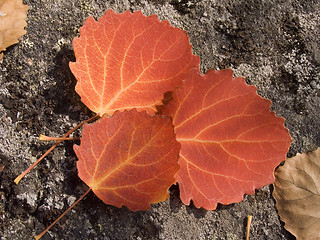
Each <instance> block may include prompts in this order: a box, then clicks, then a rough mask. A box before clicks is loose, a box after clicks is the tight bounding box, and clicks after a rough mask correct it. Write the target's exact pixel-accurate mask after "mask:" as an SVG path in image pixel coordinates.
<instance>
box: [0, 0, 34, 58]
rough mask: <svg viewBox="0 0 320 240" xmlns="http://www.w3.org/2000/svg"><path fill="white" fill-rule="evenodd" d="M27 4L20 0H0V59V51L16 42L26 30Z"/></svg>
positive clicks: (0, 55) (0, 54)
mask: <svg viewBox="0 0 320 240" xmlns="http://www.w3.org/2000/svg"><path fill="white" fill-rule="evenodd" d="M27 11H28V6H27V5H24V4H23V3H22V0H0V23H1V24H0V60H1V59H2V57H3V53H1V52H2V51H4V50H6V48H7V47H9V46H10V45H12V44H15V43H17V42H18V39H19V37H21V36H22V35H24V34H25V33H26V32H27V31H26V30H24V28H25V27H26V26H27V22H26V18H27Z"/></svg>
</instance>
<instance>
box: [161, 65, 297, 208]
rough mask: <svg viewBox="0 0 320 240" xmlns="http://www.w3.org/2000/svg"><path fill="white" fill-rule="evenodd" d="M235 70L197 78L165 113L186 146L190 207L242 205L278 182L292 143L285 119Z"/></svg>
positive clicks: (185, 197)
mask: <svg viewBox="0 0 320 240" xmlns="http://www.w3.org/2000/svg"><path fill="white" fill-rule="evenodd" d="M232 76H233V72H232V71H231V70H220V71H215V70H209V71H208V72H207V73H206V75H200V74H198V73H195V74H194V75H193V76H191V77H190V78H189V79H187V80H186V81H185V82H184V85H183V86H182V88H181V89H178V90H177V91H176V92H175V93H174V96H173V101H172V102H170V103H169V104H168V106H167V109H166V110H165V114H167V115H170V116H172V117H173V124H174V126H175V132H176V135H177V140H178V142H180V143H181V152H180V160H179V165H180V170H179V172H178V173H177V175H176V179H177V182H178V183H179V187H180V197H181V199H182V201H183V202H184V203H185V204H189V203H190V200H193V202H194V205H195V206H196V207H203V208H205V209H208V210H212V209H215V208H216V205H217V203H218V202H219V203H222V204H229V203H233V202H239V201H241V200H242V199H243V194H244V193H246V194H253V193H254V190H255V189H256V188H261V187H262V186H264V185H267V184H270V183H272V182H273V180H274V175H273V171H274V169H275V167H276V166H277V165H278V164H279V163H280V162H281V161H283V160H284V159H285V157H286V153H287V151H288V148H289V146H290V143H291V138H290V136H289V133H288V130H287V129H286V128H285V127H284V119H283V118H279V117H276V116H275V114H274V113H273V112H270V101H269V100H266V99H263V98H261V97H260V96H258V95H257V93H256V88H255V87H254V86H249V85H247V84H246V83H245V81H244V79H243V78H240V77H239V78H235V79H233V78H232Z"/></svg>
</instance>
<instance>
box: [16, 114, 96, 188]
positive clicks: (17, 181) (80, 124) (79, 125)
mask: <svg viewBox="0 0 320 240" xmlns="http://www.w3.org/2000/svg"><path fill="white" fill-rule="evenodd" d="M98 117H99V115H98V114H97V115H95V116H93V117H92V118H89V119H88V120H85V121H83V122H81V123H79V124H78V125H77V126H75V127H74V128H72V129H71V130H69V131H68V132H67V133H66V134H65V135H63V137H62V140H63V138H66V137H68V136H69V135H70V134H71V133H73V132H74V131H75V130H77V129H78V128H79V127H81V126H82V125H83V124H85V123H87V122H90V121H93V120H95V119H96V118H98ZM62 140H58V141H57V142H56V143H55V144H54V145H53V146H52V147H51V148H49V149H48V151H46V152H45V153H44V154H43V155H42V156H41V157H40V158H39V159H38V160H37V161H36V162H34V163H33V164H32V165H31V166H30V167H29V168H28V169H27V170H25V171H24V172H23V173H21V174H20V175H19V176H18V177H17V178H16V179H15V180H14V182H15V184H18V183H19V182H20V180H21V179H22V178H23V177H24V176H25V175H26V174H27V173H28V172H29V171H30V170H31V169H32V168H33V167H34V166H36V165H37V164H38V163H39V162H41V160H42V159H44V158H45V157H46V156H47V155H48V154H49V153H50V152H52V150H53V149H54V148H55V147H56V146H57V145H58V144H59V143H61V142H62Z"/></svg>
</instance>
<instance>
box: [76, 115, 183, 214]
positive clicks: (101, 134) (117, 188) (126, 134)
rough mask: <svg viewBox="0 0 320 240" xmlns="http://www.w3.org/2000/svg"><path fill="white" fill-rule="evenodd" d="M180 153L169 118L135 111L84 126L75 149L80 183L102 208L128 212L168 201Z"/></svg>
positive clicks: (103, 118) (105, 117) (104, 118)
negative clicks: (101, 203) (99, 201)
mask: <svg viewBox="0 0 320 240" xmlns="http://www.w3.org/2000/svg"><path fill="white" fill-rule="evenodd" d="M179 150H180V144H179V143H178V142H177V141H176V140H175V134H174V131H173V126H172V122H171V120H170V119H169V118H163V117H160V116H153V117H151V116H149V115H148V114H147V113H146V112H137V110H135V109H134V110H131V111H125V112H115V114H114V115H113V117H108V116H106V115H104V116H103V117H102V118H101V119H100V120H98V121H96V122H95V123H92V124H87V125H84V127H83V131H82V138H81V145H80V146H77V145H74V151H75V153H76V155H77V156H78V158H79V161H78V162H77V167H78V171H79V177H80V178H81V179H82V180H83V181H84V182H85V183H86V184H87V185H88V186H89V187H90V188H91V189H92V190H93V192H94V193H95V194H96V195H97V196H98V197H99V198H100V199H101V200H102V201H104V203H106V204H111V205H114V206H117V207H121V206H122V205H125V206H127V207H128V208H129V209H130V210H133V211H136V210H145V209H147V208H149V205H150V203H157V202H161V201H164V200H166V199H167V198H168V197H169V195H168V188H169V187H170V186H171V185H172V184H173V183H174V182H175V179H174V175H175V173H176V172H177V171H178V169H179V166H178V156H179Z"/></svg>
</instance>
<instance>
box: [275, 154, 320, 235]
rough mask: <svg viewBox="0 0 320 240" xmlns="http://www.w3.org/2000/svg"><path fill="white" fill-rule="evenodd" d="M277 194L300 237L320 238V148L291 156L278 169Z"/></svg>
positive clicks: (281, 211)
mask: <svg viewBox="0 0 320 240" xmlns="http://www.w3.org/2000/svg"><path fill="white" fill-rule="evenodd" d="M275 176H276V181H275V182H274V191H273V197H274V198H275V199H276V207H277V209H278V212H279V215H280V217H281V220H282V221H284V222H285V225H284V227H285V228H286V229H287V230H288V231H289V232H291V233H292V234H293V235H295V236H296V238H297V240H302V239H303V240H313V239H320V204H319V203H320V148H318V149H317V150H316V151H314V152H309V153H303V154H299V153H298V154H297V155H296V156H295V157H293V158H288V159H287V160H286V161H285V163H284V165H283V166H280V167H279V168H278V169H277V170H276V172H275Z"/></svg>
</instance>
